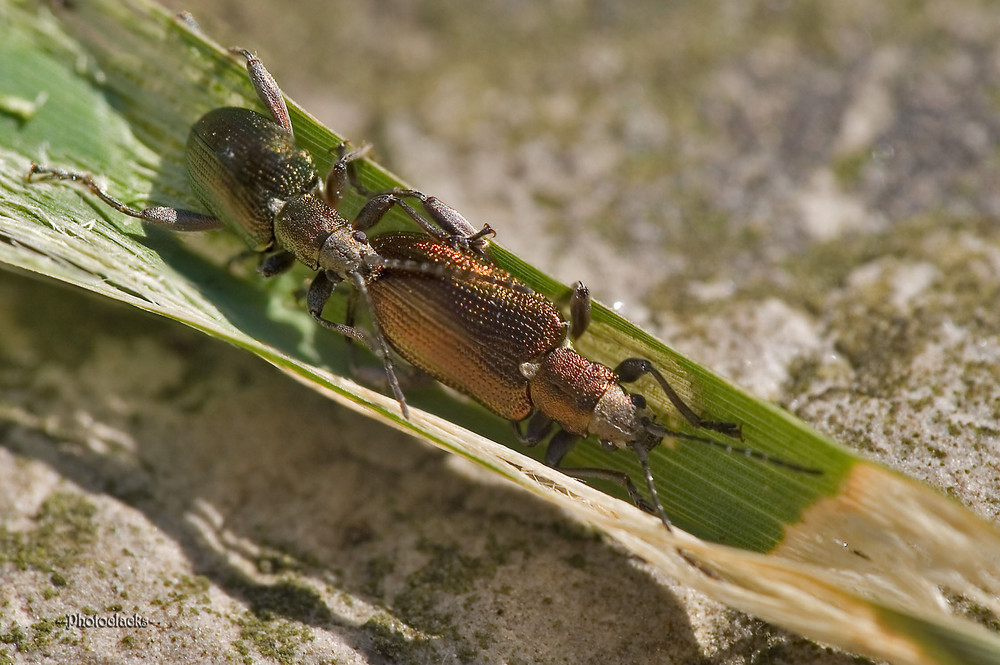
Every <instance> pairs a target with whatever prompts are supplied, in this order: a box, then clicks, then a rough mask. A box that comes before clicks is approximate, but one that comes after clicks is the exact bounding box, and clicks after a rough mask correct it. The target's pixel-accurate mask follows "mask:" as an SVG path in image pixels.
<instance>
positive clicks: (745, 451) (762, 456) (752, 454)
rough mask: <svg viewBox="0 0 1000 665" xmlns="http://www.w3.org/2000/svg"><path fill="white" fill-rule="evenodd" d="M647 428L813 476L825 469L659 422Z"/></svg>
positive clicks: (650, 423)
mask: <svg viewBox="0 0 1000 665" xmlns="http://www.w3.org/2000/svg"><path fill="white" fill-rule="evenodd" d="M644 427H645V429H646V431H647V432H649V433H650V434H652V435H654V436H658V437H669V438H672V439H679V440H681V441H692V442H694V443H704V444H706V445H709V446H713V447H715V448H718V449H720V450H723V451H725V452H726V453H728V454H730V455H741V456H743V457H746V458H749V459H755V460H757V461H759V462H764V463H766V464H770V465H772V466H777V467H781V468H783V469H788V470H789V471H795V472H796V473H806V474H809V475H811V476H821V475H823V471H822V470H821V469H817V468H814V467H809V466H803V465H801V464H796V463H795V462H788V461H786V460H783V459H781V458H780V457H771V456H770V455H768V454H766V453H762V452H760V451H758V450H751V449H750V448H742V447H740V446H734V445H731V444H729V443H724V442H722V441H716V440H715V439H710V438H708V437H705V436H696V435H694V434H687V433H686V432H677V431H675V430H670V429H667V428H665V427H663V426H662V425H659V424H657V423H653V422H649V423H646V424H645V426H644Z"/></svg>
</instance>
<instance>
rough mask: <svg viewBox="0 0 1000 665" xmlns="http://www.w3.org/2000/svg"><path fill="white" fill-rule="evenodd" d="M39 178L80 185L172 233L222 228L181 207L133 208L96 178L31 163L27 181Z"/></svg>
mask: <svg viewBox="0 0 1000 665" xmlns="http://www.w3.org/2000/svg"><path fill="white" fill-rule="evenodd" d="M36 175H37V176H40V177H42V178H44V179H47V180H70V181H73V182H79V183H81V184H83V185H84V186H86V187H87V189H89V190H90V191H91V192H93V193H94V194H95V195H96V196H97V197H98V198H99V199H101V200H102V201H104V202H105V203H106V204H108V205H109V206H111V207H112V208H114V209H115V210H117V211H118V212H120V213H122V214H124V215H128V216H129V217H135V218H136V219H141V220H142V221H144V222H146V223H148V224H155V225H156V226H162V227H164V228H166V229H168V230H170V231H209V230H211V229H221V228H222V222H220V221H219V220H218V219H217V218H216V217H212V216H211V215H205V214H203V213H200V212H194V211H193V210H182V209H180V208H168V207H166V206H155V207H151V208H143V209H142V210H139V209H137V208H132V207H129V206H127V205H125V204H124V203H122V202H121V201H119V200H118V199H116V198H115V197H113V196H111V195H110V194H108V193H107V192H106V191H104V188H102V187H101V186H100V185H98V184H97V182H96V181H95V180H94V176H92V175H90V174H89V173H79V172H77V171H64V170H63V169H54V168H49V167H47V166H40V165H38V164H34V163H32V165H31V169H30V170H29V171H28V181H29V182H30V181H31V178H32V176H36Z"/></svg>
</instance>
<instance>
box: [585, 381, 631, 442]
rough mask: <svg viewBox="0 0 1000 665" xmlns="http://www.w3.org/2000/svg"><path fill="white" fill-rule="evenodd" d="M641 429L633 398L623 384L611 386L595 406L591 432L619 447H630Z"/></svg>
mask: <svg viewBox="0 0 1000 665" xmlns="http://www.w3.org/2000/svg"><path fill="white" fill-rule="evenodd" d="M640 429H641V423H640V419H639V410H638V409H637V408H636V406H635V404H634V403H633V402H632V398H631V397H630V396H629V394H628V393H627V392H625V390H624V389H623V388H622V387H621V386H619V385H617V384H614V385H611V386H609V387H608V389H607V390H606V391H605V392H604V394H603V395H601V398H600V399H599V400H598V401H597V405H596V406H595V407H594V415H593V417H592V418H591V420H590V433H591V434H593V435H594V436H596V437H597V438H598V439H600V440H601V441H606V442H608V443H611V444H613V445H614V446H615V447H617V448H628V447H629V443H631V442H632V441H635V439H636V437H638V436H639V431H640Z"/></svg>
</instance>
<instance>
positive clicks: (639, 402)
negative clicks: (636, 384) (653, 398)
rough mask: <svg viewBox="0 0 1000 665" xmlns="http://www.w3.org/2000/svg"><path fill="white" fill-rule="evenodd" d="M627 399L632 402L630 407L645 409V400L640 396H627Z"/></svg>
mask: <svg viewBox="0 0 1000 665" xmlns="http://www.w3.org/2000/svg"><path fill="white" fill-rule="evenodd" d="M629 399H631V400H632V405H633V406H635V408H637V409H645V408H646V398H645V397H643V396H642V395H629Z"/></svg>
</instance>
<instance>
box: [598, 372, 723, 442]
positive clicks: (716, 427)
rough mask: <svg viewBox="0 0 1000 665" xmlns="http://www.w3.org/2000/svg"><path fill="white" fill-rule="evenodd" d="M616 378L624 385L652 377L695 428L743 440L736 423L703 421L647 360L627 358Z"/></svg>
mask: <svg viewBox="0 0 1000 665" xmlns="http://www.w3.org/2000/svg"><path fill="white" fill-rule="evenodd" d="M614 371H615V376H617V377H618V380H619V381H620V382H622V383H632V382H633V381H636V380H638V379H639V377H641V376H643V375H644V374H649V375H651V376H652V377H653V378H654V379H656V382H657V383H659V384H660V388H661V389H663V392H664V393H665V394H666V396H667V399H669V400H670V403H671V404H673V405H674V408H676V409H677V410H678V411H679V412H680V414H681V415H682V416H684V419H685V420H686V421H688V422H689V423H690V424H691V425H692V426H693V427H698V428H700V429H707V430H712V431H713V432H719V433H720V434H725V435H726V436H728V437H731V438H734V439H742V438H743V434H742V432H741V431H740V425H738V424H736V423H727V422H721V421H715V420H703V419H702V418H701V416H699V415H698V414H697V413H695V412H694V411H693V410H692V409H691V407H689V406H688V405H687V404H686V403H685V402H684V400H682V399H681V396H680V395H678V394H677V392H676V391H675V390H674V389H673V388H672V387H671V386H670V384H669V383H667V380H666V379H665V378H664V377H663V375H662V374H660V371H659V370H658V369H656V367H654V366H653V363H651V362H649V361H648V360H646V359H645V358H627V359H625V360H623V361H622V362H621V363H619V364H618V366H617V367H615V370H614Z"/></svg>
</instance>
